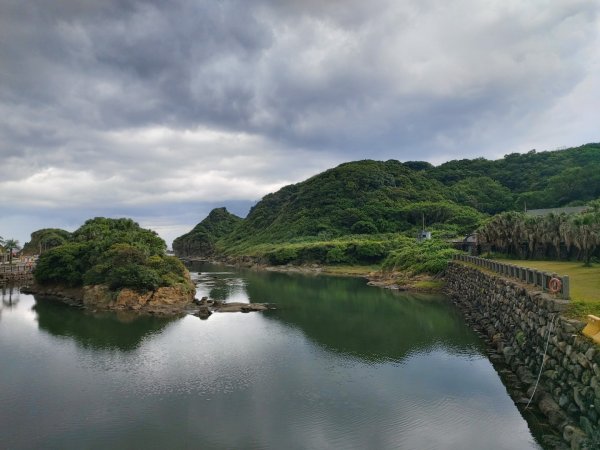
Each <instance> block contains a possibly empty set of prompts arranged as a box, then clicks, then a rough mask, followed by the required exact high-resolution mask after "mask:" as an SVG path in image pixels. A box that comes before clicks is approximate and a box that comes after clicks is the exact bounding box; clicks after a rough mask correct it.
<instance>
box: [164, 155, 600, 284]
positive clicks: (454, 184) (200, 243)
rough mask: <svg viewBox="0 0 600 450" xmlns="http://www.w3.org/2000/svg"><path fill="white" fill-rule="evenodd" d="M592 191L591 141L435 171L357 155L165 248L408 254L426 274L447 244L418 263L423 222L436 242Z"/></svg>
mask: <svg viewBox="0 0 600 450" xmlns="http://www.w3.org/2000/svg"><path fill="white" fill-rule="evenodd" d="M598 197H600V144H587V145H584V146H581V147H577V148H571V149H567V150H560V151H553V152H536V151H531V152H528V153H526V154H516V153H514V154H510V155H506V156H505V157H504V158H503V159H500V160H497V161H489V160H486V159H483V158H478V159H474V160H460V161H450V162H448V163H445V164H442V165H440V166H437V167H434V166H432V165H431V164H429V163H426V162H422V161H409V162H405V163H401V162H399V161H395V160H389V161H385V162H379V161H370V160H366V161H357V162H351V163H345V164H341V165H340V166H338V167H336V168H333V169H330V170H327V171H325V172H323V173H321V174H318V175H316V176H314V177H312V178H310V179H308V180H306V181H303V182H301V183H297V184H294V185H290V186H286V187H284V188H282V189H280V190H279V191H278V192H275V193H273V194H269V195H267V196H265V197H264V198H263V199H262V200H261V201H260V202H258V203H257V204H256V205H255V206H254V207H253V208H252V209H251V210H250V213H249V214H248V217H247V218H246V219H243V220H241V219H238V218H236V219H237V220H235V221H234V220H231V218H230V217H229V216H231V215H229V214H228V213H226V211H225V213H226V214H223V213H220V214H215V215H213V217H211V218H210V219H209V218H207V219H205V221H208V223H210V224H211V225H212V226H214V227H215V229H217V230H219V232H218V234H217V233H215V232H213V231H211V229H209V228H208V227H207V226H206V224H205V223H204V222H205V221H203V222H201V223H200V224H199V225H198V226H197V227H196V228H194V230H196V231H194V230H192V232H190V233H188V234H187V235H184V236H182V237H181V238H178V239H177V240H176V241H175V243H174V250H175V252H176V254H178V255H180V256H212V255H219V256H233V257H236V256H237V257H239V256H252V257H259V258H263V259H264V260H265V261H266V262H269V263H271V264H287V263H310V262H318V263H327V264H373V263H380V262H382V261H384V260H386V258H387V260H386V266H388V267H394V266H395V267H400V266H399V265H398V259H399V258H400V257H402V258H404V257H407V258H413V259H414V261H415V266H414V267H413V268H412V270H414V271H416V272H418V271H420V270H421V269H423V268H427V270H424V271H430V272H431V271H432V270H433V269H434V268H436V267H441V266H440V265H439V264H438V263H439V262H440V261H441V260H442V259H443V258H444V256H438V255H446V254H445V253H444V252H447V251H448V246H447V245H444V244H441V243H440V242H438V243H435V244H426V245H429V246H432V248H431V249H428V250H427V254H431V255H434V256H433V260H432V262H431V265H428V264H425V263H424V262H422V261H421V262H418V261H419V257H418V256H417V255H418V254H424V253H423V249H425V248H426V246H419V245H417V244H416V242H415V239H414V237H415V236H416V234H417V232H418V230H420V228H421V224H422V220H423V218H424V219H425V222H426V227H427V229H428V230H430V231H432V232H433V235H434V237H435V238H437V239H439V240H445V239H449V238H456V237H464V235H465V234H467V233H471V232H473V231H475V230H477V229H478V228H479V227H480V226H481V225H484V224H485V223H486V222H487V221H489V217H490V215H492V214H497V213H500V212H505V211H521V210H523V209H524V207H525V206H527V208H529V209H531V208H547V207H559V206H564V205H580V204H583V203H585V202H586V201H589V200H593V199H595V198H598ZM515 214H517V213H515ZM211 215H212V213H211ZM209 217H210V216H209ZM234 217H235V216H234ZM221 221H222V223H223V226H222V227H220V226H216V225H218V224H220V223H221ZM227 230H229V231H227ZM190 236H192V237H193V239H194V240H193V242H194V245H195V247H194V245H189V242H190V239H191V238H190ZM194 236H196V237H194ZM204 243H208V244H207V245H204ZM433 247H435V250H433ZM444 247H445V248H444ZM404 251H406V252H408V253H406V254H404V253H402V252H404ZM399 255H401V256H399Z"/></svg>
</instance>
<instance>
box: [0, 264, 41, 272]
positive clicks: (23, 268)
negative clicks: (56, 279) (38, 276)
mask: <svg viewBox="0 0 600 450" xmlns="http://www.w3.org/2000/svg"><path fill="white" fill-rule="evenodd" d="M33 268H34V266H33V265H31V264H12V265H11V264H1V265H0V274H5V273H6V274H8V273H14V274H18V273H32V272H33Z"/></svg>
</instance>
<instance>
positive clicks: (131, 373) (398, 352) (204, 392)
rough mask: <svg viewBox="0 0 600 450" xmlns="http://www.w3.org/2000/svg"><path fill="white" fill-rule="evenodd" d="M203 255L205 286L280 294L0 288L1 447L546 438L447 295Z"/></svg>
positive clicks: (525, 443)
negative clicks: (207, 307) (166, 304)
mask: <svg viewBox="0 0 600 450" xmlns="http://www.w3.org/2000/svg"><path fill="white" fill-rule="evenodd" d="M194 269H195V270H196V271H197V273H194V277H195V279H196V280H197V282H198V294H197V296H198V297H201V296H204V295H207V296H209V297H211V298H215V299H221V300H227V301H252V302H273V303H276V304H277V305H278V307H279V309H278V310H277V311H269V312H266V313H250V314H243V313H221V314H218V313H216V314H213V315H212V316H211V317H210V318H209V319H208V320H200V319H198V318H196V317H193V316H187V317H184V318H180V319H161V318H153V317H141V318H140V317H137V318H136V317H132V316H129V315H118V314H100V315H95V314H91V313H88V312H85V311H82V310H79V309H76V308H71V307H68V306H65V305H62V304H61V303H56V302H52V301H48V300H36V299H35V298H34V297H33V296H29V295H24V294H19V293H18V292H16V291H13V292H12V293H11V292H10V291H8V290H6V289H5V290H4V291H3V292H2V305H1V308H2V309H1V310H0V367H1V370H0V448H2V449H5V448H11V449H12V448H14V449H24V448H31V449H42V448H43V449H107V448H110V449H133V448H143V449H155V448H156V449H159V448H160V449H162V448H164V449H178V448H198V449H212V448H215V449H245V448H256V449H260V448H269V449H388V448H389V449H392V448H400V449H415V450H416V449H419V450H420V449H457V450H458V449H460V450H464V449H486V450H488V449H539V448H541V447H539V445H538V444H537V443H536V441H535V439H534V437H533V436H532V433H531V431H530V429H529V427H528V425H527V422H526V421H525V420H524V419H523V417H522V416H521V415H520V413H519V411H518V410H517V408H516V406H515V405H514V403H513V402H512V401H511V399H510V397H509V396H508V394H507V393H506V389H505V387H504V386H503V384H502V382H501V381H500V378H499V377H498V375H497V373H496V372H495V370H494V368H493V367H492V365H491V364H490V362H489V360H488V359H487V358H486V357H485V354H484V352H483V346H482V344H481V342H480V341H479V339H478V338H477V336H475V335H474V334H473V333H472V332H471V331H470V330H469V329H468V328H467V326H466V325H465V324H464V322H463V320H462V319H461V317H460V315H459V313H458V312H457V311H456V310H455V309H454V308H453V307H452V305H450V304H449V302H448V301H447V300H445V299H444V298H443V297H440V296H431V295H415V294H407V293H398V292H390V291H386V290H381V289H377V288H371V287H367V286H366V285H365V283H364V281H362V280H358V279H350V278H334V277H312V276H302V275H289V274H276V273H255V272H239V271H235V272H234V271H232V269H228V268H225V269H224V268H221V267H216V266H196V267H195V268H194Z"/></svg>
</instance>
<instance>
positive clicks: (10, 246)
mask: <svg viewBox="0 0 600 450" xmlns="http://www.w3.org/2000/svg"><path fill="white" fill-rule="evenodd" d="M4 247H5V248H6V249H7V250H8V262H9V264H11V265H12V254H13V250H15V249H16V250H18V249H19V241H17V240H16V239H7V240H6V241H4Z"/></svg>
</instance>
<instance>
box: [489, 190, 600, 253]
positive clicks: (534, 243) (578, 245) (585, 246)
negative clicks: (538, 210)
mask: <svg viewBox="0 0 600 450" xmlns="http://www.w3.org/2000/svg"><path fill="white" fill-rule="evenodd" d="M478 237H479V243H480V244H481V245H483V246H484V247H486V246H487V247H488V249H489V250H491V251H494V252H499V253H503V254H506V255H510V256H512V257H517V258H526V259H532V258H552V259H569V258H575V259H578V260H579V259H580V260H583V261H584V262H585V263H586V264H587V265H589V264H590V262H591V260H592V258H593V257H595V256H599V255H598V250H599V249H600V201H598V200H596V201H593V202H590V203H589V207H588V209H587V210H586V211H584V212H582V213H579V214H572V215H567V214H552V213H551V214H547V215H544V216H528V215H526V214H524V213H519V212H514V211H511V212H505V213H502V214H498V215H497V216H494V217H493V218H492V219H491V220H489V221H488V222H487V223H486V224H485V225H484V226H483V227H481V229H480V230H479V232H478Z"/></svg>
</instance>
